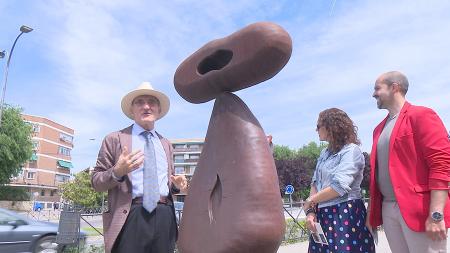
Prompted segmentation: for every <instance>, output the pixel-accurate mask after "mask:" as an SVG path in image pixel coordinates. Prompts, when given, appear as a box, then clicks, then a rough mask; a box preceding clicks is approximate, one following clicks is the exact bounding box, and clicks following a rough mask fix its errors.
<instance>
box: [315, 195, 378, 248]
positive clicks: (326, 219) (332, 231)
mask: <svg viewBox="0 0 450 253" xmlns="http://www.w3.org/2000/svg"><path fill="white" fill-rule="evenodd" d="M317 219H318V221H319V223H320V225H321V226H322V229H323V232H324V233H325V236H326V238H327V241H328V245H325V244H324V245H322V244H320V243H316V242H314V240H313V239H312V237H311V236H310V239H309V249H308V252H310V253H316V252H321V253H341V252H364V253H373V252H375V245H374V243H373V238H372V235H371V234H370V232H369V230H368V229H367V228H366V226H365V219H366V207H365V206H364V202H363V201H362V200H361V199H355V200H349V201H347V202H343V203H339V204H337V205H332V206H327V207H322V208H319V209H318V211H317Z"/></svg>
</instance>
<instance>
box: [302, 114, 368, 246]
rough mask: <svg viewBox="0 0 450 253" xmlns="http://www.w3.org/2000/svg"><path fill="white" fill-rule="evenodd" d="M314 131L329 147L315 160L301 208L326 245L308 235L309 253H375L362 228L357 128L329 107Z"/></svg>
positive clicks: (361, 165) (361, 167)
mask: <svg viewBox="0 0 450 253" xmlns="http://www.w3.org/2000/svg"><path fill="white" fill-rule="evenodd" d="M316 131H317V132H318V134H319V139H320V140H321V141H326V142H328V147H327V148H326V149H324V150H322V152H321V154H320V157H319V159H318V160H317V166H316V170H315V171H314V174H313V177H312V182H311V192H310V195H309V197H308V198H307V199H306V201H305V203H304V206H303V208H304V210H305V213H306V226H307V227H308V229H310V230H311V232H316V227H315V222H318V223H320V225H321V227H322V229H323V232H324V234H325V237H326V241H327V243H328V244H323V243H317V242H315V240H314V239H313V236H311V238H310V241H309V249H308V252H329V253H331V252H369V253H370V252H375V246H374V242H373V238H372V235H371V234H370V232H369V230H368V229H367V228H366V226H365V219H366V207H365V206H364V201H363V200H362V195H361V188H360V184H361V181H362V179H363V171H364V155H363V154H362V152H361V149H360V148H359V146H358V145H359V144H360V142H359V140H358V136H357V127H356V126H355V125H354V124H353V121H352V120H351V119H350V118H349V117H348V115H347V114H346V113H345V112H344V111H342V110H340V109H337V108H331V109H327V110H324V111H322V112H321V113H320V114H319V119H318V120H317V129H316Z"/></svg>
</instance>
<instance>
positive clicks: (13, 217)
mask: <svg viewBox="0 0 450 253" xmlns="http://www.w3.org/2000/svg"><path fill="white" fill-rule="evenodd" d="M57 233H58V224H57V223H51V222H42V221H36V220H32V219H29V218H27V217H25V216H22V215H20V214H17V213H15V212H13V211H9V210H6V209H3V208H0V252H8V253H15V252H33V253H37V252H58V250H59V248H60V247H58V245H57V244H56V235H57ZM85 237H86V234H85V233H83V232H82V233H81V234H80V239H81V241H84V240H85Z"/></svg>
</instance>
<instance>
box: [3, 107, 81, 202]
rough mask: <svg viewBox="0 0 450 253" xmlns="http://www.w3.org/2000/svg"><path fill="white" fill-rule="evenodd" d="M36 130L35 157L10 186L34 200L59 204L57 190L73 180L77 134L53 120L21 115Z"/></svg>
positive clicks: (33, 136)
mask: <svg viewBox="0 0 450 253" xmlns="http://www.w3.org/2000/svg"><path fill="white" fill-rule="evenodd" d="M22 118H23V119H24V121H25V122H27V123H29V124H30V125H31V126H32V128H33V133H32V142H33V155H32V157H30V160H29V161H28V162H27V163H26V164H24V166H23V168H22V173H21V174H19V175H18V176H17V177H15V178H13V179H12V180H11V183H10V185H11V186H17V187H25V188H27V190H28V192H30V194H31V195H32V196H33V198H34V200H36V201H42V202H59V201H60V198H61V196H60V193H59V192H58V186H59V185H60V184H62V183H64V182H67V181H69V179H70V169H71V168H73V166H72V161H71V155H70V152H71V150H72V149H73V136H74V130H73V129H71V128H69V127H66V126H63V125H61V124H58V123H56V122H54V121H52V120H49V119H46V118H43V117H39V116H32V115H25V114H23V115H22Z"/></svg>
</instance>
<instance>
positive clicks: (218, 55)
mask: <svg viewBox="0 0 450 253" xmlns="http://www.w3.org/2000/svg"><path fill="white" fill-rule="evenodd" d="M232 58H233V52H232V51H230V50H225V49H219V50H217V51H216V52H214V53H213V54H211V55H209V56H207V57H206V58H205V59H203V60H202V61H201V62H200V63H199V64H198V66H197V71H198V73H200V74H201V75H204V74H206V73H208V72H210V71H213V70H220V69H222V68H223V67H225V66H226V65H227V64H228V63H229V62H230V61H231V59H232Z"/></svg>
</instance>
